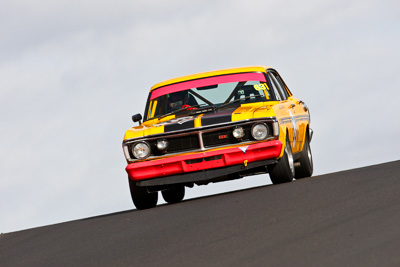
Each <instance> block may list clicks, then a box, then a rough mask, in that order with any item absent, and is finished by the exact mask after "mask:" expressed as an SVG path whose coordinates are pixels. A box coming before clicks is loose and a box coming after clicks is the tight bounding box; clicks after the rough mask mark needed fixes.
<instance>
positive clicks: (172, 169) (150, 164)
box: [126, 140, 282, 185]
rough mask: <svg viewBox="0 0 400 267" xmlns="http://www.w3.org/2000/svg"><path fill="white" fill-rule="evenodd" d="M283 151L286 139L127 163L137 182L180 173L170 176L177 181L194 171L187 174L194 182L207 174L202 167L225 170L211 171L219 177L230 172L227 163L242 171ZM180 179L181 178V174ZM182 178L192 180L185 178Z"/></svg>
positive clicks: (128, 169)
mask: <svg viewBox="0 0 400 267" xmlns="http://www.w3.org/2000/svg"><path fill="white" fill-rule="evenodd" d="M281 151H282V142H281V141H279V140H271V141H265V142H258V143H253V144H248V145H241V146H237V147H229V148H224V149H218V150H211V151H205V152H197V153H192V154H185V155H180V156H173V157H168V158H163V159H156V160H149V161H143V162H135V163H131V164H129V165H128V166H127V167H126V171H127V173H128V175H129V177H130V179H132V180H133V181H136V182H139V181H140V182H139V183H137V184H138V185H144V184H146V183H143V182H144V181H145V180H146V181H147V180H148V181H150V179H157V181H159V180H161V179H166V178H168V177H174V176H176V177H175V178H169V180H171V181H174V179H175V180H176V179H178V178H177V177H178V176H179V177H181V176H182V175H183V174H192V175H186V176H187V178H188V179H189V180H191V181H190V182H193V181H198V179H201V177H199V176H201V175H203V172H202V171H205V170H208V171H209V170H211V169H216V170H218V169H221V170H222V171H221V172H220V171H215V172H210V173H209V175H211V176H213V177H217V176H215V175H216V174H218V175H219V174H221V173H222V174H221V175H224V174H227V173H229V172H227V167H229V166H232V167H233V168H232V170H235V171H234V172H239V171H240V167H241V166H245V167H246V166H252V165H255V166H254V167H259V166H262V165H264V166H266V165H268V164H272V163H273V162H271V163H269V162H264V163H261V161H266V160H275V159H277V158H278V157H279V155H280V153H281ZM253 163H257V164H253ZM258 163H259V164H258ZM235 165H238V166H235ZM256 165H257V166H256ZM254 167H253V168H254ZM224 170H225V172H224ZM223 172H224V173H223ZM199 173H200V175H199ZM214 173H216V174H214ZM194 176H197V177H198V179H195V180H194V178H193V177H194ZM207 179H209V178H207ZM207 179H206V180H207ZM178 180H181V178H179V179H178ZM142 181H143V182H142ZM180 182H189V181H186V180H185V181H180ZM149 183H150V182H149ZM171 183H172V182H171ZM157 185H160V183H159V182H157Z"/></svg>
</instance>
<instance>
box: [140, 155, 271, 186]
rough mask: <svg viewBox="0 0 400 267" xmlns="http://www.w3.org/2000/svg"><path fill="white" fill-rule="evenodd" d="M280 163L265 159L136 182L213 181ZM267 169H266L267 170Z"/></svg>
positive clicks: (144, 183) (156, 183)
mask: <svg viewBox="0 0 400 267" xmlns="http://www.w3.org/2000/svg"><path fill="white" fill-rule="evenodd" d="M275 163H278V161H277V160H273V159H271V160H263V161H256V162H251V163H248V164H247V166H244V165H243V164H241V165H234V166H228V167H225V168H217V169H210V170H204V171H198V172H189V173H184V174H179V175H172V176H168V177H160V178H154V179H149V180H143V181H138V182H136V185H137V186H161V185H171V184H181V183H195V182H212V181H213V180H214V179H215V178H218V177H221V176H225V175H229V174H233V173H239V172H246V171H248V170H251V169H254V168H257V167H263V166H267V165H270V164H275ZM266 171H267V169H265V172H266Z"/></svg>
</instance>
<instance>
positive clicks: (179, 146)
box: [167, 134, 200, 153]
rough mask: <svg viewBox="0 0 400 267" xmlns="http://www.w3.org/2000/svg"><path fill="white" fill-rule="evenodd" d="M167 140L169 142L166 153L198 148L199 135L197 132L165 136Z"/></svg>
mask: <svg viewBox="0 0 400 267" xmlns="http://www.w3.org/2000/svg"><path fill="white" fill-rule="evenodd" d="M167 140H168V142H169V145H168V153H175V152H181V151H189V150H194V149H199V148H200V144H199V137H198V135H197V134H196V135H188V136H181V137H175V138H167Z"/></svg>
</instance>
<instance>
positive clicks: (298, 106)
mask: <svg viewBox="0 0 400 267" xmlns="http://www.w3.org/2000/svg"><path fill="white" fill-rule="evenodd" d="M271 75H272V76H273V77H272V79H273V80H274V81H276V83H277V84H278V90H280V91H282V94H285V95H286V97H287V98H286V99H287V101H288V102H289V105H288V109H289V111H288V113H289V116H290V119H291V124H292V128H291V130H289V135H290V139H291V142H292V144H291V145H292V151H293V153H297V152H300V151H301V150H302V148H303V143H304V139H305V133H306V130H307V125H308V123H309V114H308V108H307V106H306V105H305V104H304V102H303V101H301V100H299V99H298V98H296V97H294V96H293V95H292V93H291V92H290V90H289V88H288V87H287V86H286V84H285V82H284V81H283V79H282V77H281V76H280V75H279V74H278V73H276V72H272V73H271Z"/></svg>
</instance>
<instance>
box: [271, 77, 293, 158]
mask: <svg viewBox="0 0 400 267" xmlns="http://www.w3.org/2000/svg"><path fill="white" fill-rule="evenodd" d="M268 78H269V79H270V83H271V86H272V87H273V91H274V93H275V96H276V98H277V99H278V100H279V101H280V103H279V104H278V109H277V111H278V112H277V113H278V114H279V117H280V118H279V123H282V124H284V125H285V126H286V127H287V129H288V133H289V141H290V146H291V148H292V152H293V153H296V152H299V151H300V150H299V149H300V147H301V145H299V144H300V142H299V141H300V139H299V135H300V132H299V127H300V125H299V123H298V121H297V120H296V118H297V116H298V112H299V109H298V106H299V104H298V99H296V98H295V97H293V96H292V94H291V92H290V91H289V89H288V88H287V87H286V85H285V83H284V82H283V80H282V78H281V77H280V76H279V74H278V73H277V72H276V71H268Z"/></svg>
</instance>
